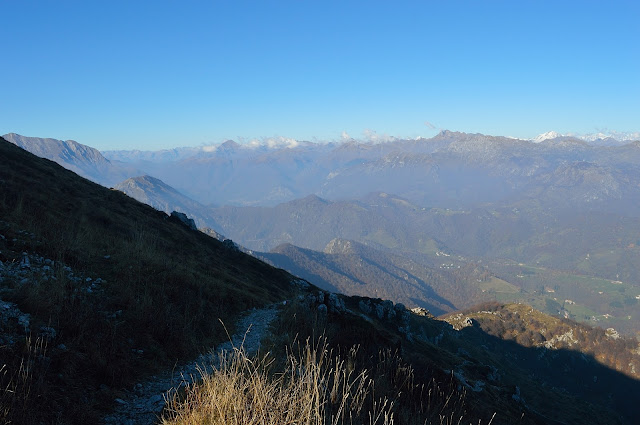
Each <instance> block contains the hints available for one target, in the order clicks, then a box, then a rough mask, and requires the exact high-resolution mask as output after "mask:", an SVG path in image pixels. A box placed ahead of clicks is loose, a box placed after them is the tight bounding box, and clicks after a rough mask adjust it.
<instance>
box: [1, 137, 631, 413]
mask: <svg viewBox="0 0 640 425" xmlns="http://www.w3.org/2000/svg"><path fill="white" fill-rule="evenodd" d="M5 138H6V139H7V140H8V141H9V142H12V143H14V144H17V145H18V146H20V147H22V148H23V149H26V150H28V151H32V152H33V153H35V154H36V155H38V156H42V157H44V158H48V159H51V160H53V161H55V162H57V163H59V164H60V165H62V166H64V167H65V168H68V169H70V170H72V171H74V172H77V173H78V174H80V175H82V176H84V177H86V178H88V179H90V180H93V181H95V182H97V183H100V184H102V185H105V186H107V187H113V188H114V189H115V190H109V189H107V188H103V187H100V186H98V185H95V184H92V183H91V182H89V181H87V180H83V179H80V178H78V177H77V176H75V175H73V174H72V173H69V172H67V171H65V170H63V169H61V168H60V167H57V166H56V165H54V164H53V163H51V162H48V161H44V160H41V159H37V158H35V157H33V156H30V155H28V154H27V153H25V152H23V151H20V150H18V149H17V148H15V147H14V146H11V145H9V144H8V143H6V142H2V149H3V150H2V152H3V157H5V158H7V160H6V161H4V162H3V166H2V172H3V174H2V176H0V178H1V179H2V180H1V181H0V183H1V184H2V185H3V191H2V196H3V197H2V208H3V217H4V219H3V222H2V230H1V233H2V236H3V237H2V241H0V243H1V244H2V245H1V246H2V248H1V249H0V251H1V255H2V258H1V260H2V262H3V263H2V266H3V273H4V274H3V280H2V285H3V289H2V292H1V294H2V295H0V297H1V298H2V302H4V303H5V304H3V305H5V306H6V307H5V310H7V311H8V312H11V314H9V316H10V317H9V316H7V317H6V318H5V319H3V320H4V322H3V335H4V336H3V338H5V340H6V341H5V343H6V347H5V348H4V350H5V354H6V355H7V356H8V357H7V358H9V357H11V358H12V359H13V360H12V362H8V363H7V364H9V365H10V367H11V366H14V367H18V366H15V365H19V364H20V359H21V350H22V351H24V350H26V349H27V348H26V347H25V346H24V345H21V344H22V343H19V342H17V341H19V340H20V338H21V337H22V335H25V334H26V333H27V331H26V330H25V327H24V321H25V320H27V319H25V317H27V316H28V317H29V318H28V320H29V322H28V323H29V325H28V327H29V330H30V331H32V330H35V329H38V331H37V333H38V332H39V333H38V335H40V336H41V339H42V340H47V341H48V343H49V348H48V350H49V351H48V352H47V353H46V355H44V356H45V357H47V358H48V359H49V360H47V361H48V362H50V365H49V363H47V365H43V364H41V363H38V362H37V361H35V360H34V362H35V363H34V367H36V366H37V367H39V368H41V369H39V370H42V379H41V380H40V381H38V385H39V386H38V388H39V390H38V391H40V389H42V391H49V393H48V394H54V393H57V394H58V395H57V396H55V397H54V396H52V395H49V396H46V399H47V400H48V402H47V403H48V404H47V409H48V410H49V411H50V412H58V414H62V413H61V412H67V413H65V415H66V416H65V421H68V422H70V423H83V422H85V423H86V421H87V420H89V421H93V420H97V418H99V417H100V415H102V414H104V413H105V412H108V411H109V410H110V409H111V408H112V407H110V406H111V405H112V400H114V399H120V397H124V396H122V391H123V390H122V388H125V387H127V386H131V385H134V384H135V382H137V381H138V379H139V378H141V377H143V376H146V374H148V373H150V372H152V371H157V370H159V369H161V368H163V367H165V366H167V365H168V363H170V362H172V361H176V359H183V360H184V359H186V358H191V357H193V356H195V355H196V354H197V353H198V351H201V350H204V349H206V347H210V346H211V345H215V344H218V343H219V342H220V341H222V340H224V339H225V337H224V331H223V329H222V328H221V326H219V322H217V318H223V319H225V322H226V323H227V324H229V323H230V321H233V319H232V318H235V317H237V316H238V314H240V313H241V312H243V311H246V310H247V309H249V308H251V307H264V306H265V305H268V304H273V303H278V305H280V307H279V310H278V311H279V313H278V314H279V317H280V319H278V320H277V321H276V322H275V324H274V325H273V326H274V327H275V328H274V331H273V336H272V337H271V338H272V339H271V344H273V350H274V351H277V350H279V349H282V346H283V344H284V345H286V344H289V343H291V341H290V340H288V339H287V338H292V337H293V336H294V335H296V334H298V338H301V339H300V340H304V338H303V337H306V336H311V337H314V338H315V337H317V336H318V332H319V333H325V334H326V335H327V337H328V339H329V344H331V345H332V346H333V347H335V348H336V349H338V347H342V349H344V348H345V347H347V346H348V345H349V344H352V343H356V342H357V343H360V344H362V347H363V348H362V350H363V355H362V356H360V357H358V358H359V361H362V362H364V364H367V365H368V366H367V367H369V368H372V367H377V366H375V365H376V363H375V362H374V363H367V362H371V361H373V360H371V359H372V358H373V357H376V356H377V354H376V353H377V351H378V350H379V349H380V347H389V348H394V349H398V348H399V347H401V349H399V351H398V352H397V353H398V355H400V358H401V359H402V361H404V362H407V363H408V364H410V365H411V367H413V368H414V370H415V371H416V372H415V373H416V377H415V379H416V380H417V381H418V382H422V383H428V382H431V383H434V385H436V386H437V388H438V391H440V392H442V394H444V395H443V398H442V399H437V398H436V399H434V401H433V403H434V405H437V406H439V407H438V408H437V409H441V410H439V412H440V413H442V412H445V413H447V414H453V415H455V416H456V417H458V416H460V418H462V417H464V418H465V419H467V418H468V419H469V420H470V421H472V422H474V421H475V422H477V421H478V420H479V419H480V420H481V421H482V423H488V422H489V420H490V419H491V418H492V415H493V414H494V413H496V412H500V414H497V415H496V416H495V418H494V420H493V422H492V423H494V424H498V423H505V424H506V423H514V421H515V420H516V419H520V420H521V423H577V422H579V421H582V420H584V418H590V419H593V418H597V422H599V423H632V418H634V417H636V416H635V415H636V414H638V412H637V406H635V403H634V402H633V401H632V400H630V398H629V397H628V394H633V393H634V391H638V382H639V381H638V376H639V373H640V372H639V371H640V354H639V351H638V340H637V335H638V333H639V332H640V304H639V303H640V272H639V267H638V265H639V264H640V247H639V245H640V210H638V205H639V204H638V203H637V202H636V201H637V199H640V193H639V191H640V142H638V141H635V142H634V141H625V142H624V143H623V142H615V143H614V141H611V140H610V141H605V140H603V139H597V140H595V141H588V142H587V141H584V140H579V139H575V138H567V137H557V138H554V139H551V140H544V141H541V142H538V143H534V142H532V141H525V140H516V139H508V138H504V137H493V136H484V135H475V134H464V133H454V132H446V131H445V132H442V133H440V134H439V135H438V136H436V137H434V138H432V139H419V140H392V141H389V142H385V143H377V144H373V143H363V142H358V141H355V140H351V141H347V142H344V143H325V144H319V143H306V142H297V143H295V144H293V145H292V144H291V143H289V144H285V145H282V146H245V145H240V144H236V143H235V142H226V143H224V144H222V145H219V146H215V147H210V148H206V149H205V148H184V149H176V150H172V151H160V152H138V151H131V152H127V151H119V152H104V153H102V154H101V153H100V152H97V151H95V150H92V149H91V148H88V147H83V146H82V145H77V144H75V142H73V143H72V142H62V141H53V140H51V139H35V138H27V137H22V136H18V135H7V136H5ZM45 181H46V182H47V184H46V187H47V190H46V191H45V190H44V189H43V188H44V186H45V185H44V184H43V183H44V182H45ZM121 192H124V193H125V194H127V195H129V196H125V195H124V194H123V193H121ZM131 198H135V199H137V200H138V201H141V202H143V203H146V204H149V205H151V206H152V207H153V208H149V207H147V206H144V205H142V204H139V203H137V202H136V201H134V200H133V199H131ZM172 211H179V212H183V213H185V214H186V215H187V216H188V217H190V218H193V219H194V221H195V223H196V225H197V227H198V228H199V229H203V230H205V231H206V232H207V233H208V234H210V235H212V236H213V238H210V237H209V236H206V235H204V234H202V233H200V232H196V231H192V230H190V229H189V228H188V227H186V226H184V225H183V224H182V223H181V222H180V221H179V220H178V219H176V218H174V217H170V216H167V215H166V214H164V213H165V212H166V213H171V212H172ZM216 239H218V240H216ZM231 241H233V242H231ZM236 244H237V245H236ZM245 252H248V253H250V254H251V256H249V255H246V254H245ZM254 257H255V258H254ZM25 258H26V259H27V261H29V262H30V265H29V267H22V266H23V265H24V261H25V260H24V259H25ZM256 258H257V259H256ZM258 259H261V260H264V261H266V262H267V263H269V264H272V265H274V266H276V267H278V268H280V269H274V268H271V267H269V266H268V265H267V264H264V263H262V262H261V261H259V260H258ZM45 266H47V267H48V268H47V269H45V268H44V267H45ZM67 268H68V270H67ZM281 269H285V270H286V271H287V272H288V273H287V272H285V271H284V270H281ZM289 273H291V274H289ZM294 276H298V277H300V278H303V279H304V280H306V281H308V282H309V283H310V284H312V285H315V286H317V287H318V288H321V289H322V290H324V291H329V292H321V293H320V295H318V292H317V291H318V290H317V289H316V288H315V286H308V284H306V283H305V284H303V285H299V284H297V283H295V282H297V281H298V280H297V278H296V277H294ZM45 277H46V279H45ZM53 277H56V279H55V280H54V279H53ZM98 277H99V280H98ZM96 282H97V283H96ZM330 292H337V293H341V294H345V295H348V296H349V297H346V296H345V297H342V296H341V297H337V298H336V297H335V296H333V295H330ZM383 300H391V302H389V301H383ZM282 301H287V302H286V303H285V305H282ZM491 302H493V303H491ZM479 303H485V304H482V305H480V306H478V304H479ZM514 303H515V304H514ZM394 304H395V305H394ZM405 306H406V308H407V309H405ZM529 306H532V307H534V308H535V309H536V310H534V309H532V308H531V307H529ZM409 309H414V310H413V311H410V310H409ZM426 310H428V311H429V312H430V313H428V312H427V311H426ZM538 310H539V311H538ZM95 311H99V312H100V314H99V315H98V316H97V317H95V316H94V315H93V312H95ZM25 314H26V315H27V316H24V315H25ZM433 315H436V316H440V315H444V316H442V318H441V319H439V320H436V319H434V318H433ZM21 317H22V318H23V319H20V318H21ZM212 319H213V320H212ZM567 319H573V320H576V321H579V322H583V323H586V324H587V325H588V326H585V325H583V324H578V323H575V322H573V321H571V320H567ZM20 320H22V322H20ZM79 320H80V321H81V323H82V324H81V325H80V324H78V321H79ZM591 326H595V328H592V327H591ZM47 328H51V329H54V330H55V333H54V334H53V336H51V331H50V330H47ZM43 329H44V330H43ZM47 332H48V333H47ZM47 335H48V336H47ZM367 335H372V337H371V338H367V337H366V336H367ZM105 338H107V339H108V340H109V341H110V342H109V344H108V345H107V346H103V344H104V343H103V341H105ZM9 341H11V342H9ZM176 341H178V343H176ZM277 347H280V348H277ZM29 349H32V348H29ZM114 358H115V359H117V361H115V362H111V360H113V359H114ZM367 359H368V360H367ZM10 367H9V368H8V369H7V370H8V371H9V370H10ZM87 370H91V371H92V372H91V374H90V375H83V374H84V373H85V371H87ZM81 375H83V376H82V377H81ZM4 376H5V378H6V379H8V381H7V382H4V381H3V385H9V384H11V385H15V383H16V382H15V379H9V378H11V374H8V375H7V374H5V375H4ZM16 376H17V375H16ZM596 377H597V378H596ZM412 379H414V378H412ZM77 382H82V384H77ZM396 384H397V383H396ZM396 384H391V383H390V384H389V387H388V393H386V394H387V395H388V396H389V397H391V398H392V397H393V394H396V393H394V391H396V390H398V388H397V387H395V386H394V385H396ZM31 385H35V384H31ZM72 387H73V388H75V389H71V388H72ZM7 388H8V387H7ZM12 388H13V387H12ZM34 388H35V386H34ZM86 388H94V389H99V390H96V391H95V392H91V393H90V394H91V395H90V396H89V397H85V398H86V400H85V401H84V402H83V403H81V405H82V406H83V407H82V408H81V409H78V408H76V409H72V408H71V407H70V405H71V404H72V400H74V399H75V397H76V396H77V394H78V392H82V391H83V390H84V389H86ZM385 388H386V387H385ZM412 388H414V387H412ZM60 391H62V392H60ZM385 391H386V390H385ZM405 391H406V389H405ZM411 391H413V390H411ZM411 391H409V393H408V394H413V393H412V392H411ZM454 394H455V399H456V400H459V404H458V405H456V406H449V407H447V406H446V404H445V402H444V401H443V400H446V397H447V395H449V396H452V395H454ZM462 394H466V395H465V396H463V395H462ZM603 394H608V398H606V397H605V398H603ZM414 396H415V397H417V398H419V396H418V395H415V394H414V395H407V396H405V397H404V398H402V397H400V398H398V400H397V402H398V409H399V410H398V412H405V414H406V415H407V416H406V418H405V419H402V414H400V413H398V416H397V418H398V419H397V421H398V422H397V423H412V422H411V421H410V419H409V418H410V417H415V418H418V417H421V418H431V419H429V420H431V421H436V420H437V419H436V418H437V411H435V413H434V411H422V410H420V409H418V410H420V411H415V412H413V413H411V414H409V413H406V412H410V411H411V409H413V408H415V405H414V404H412V403H413V402H414V401H415V400H414V399H412V398H411V397H414ZM398 397H399V396H398ZM27 399H28V395H25V400H27ZM412 400H413V401H412ZM463 400H464V401H463ZM28 402H29V403H32V402H33V401H32V400H30V399H29V400H28ZM123 402H124V403H126V400H125V401H123ZM70 403H71V404H70ZM567 405H571V406H573V407H572V408H571V409H566V408H565V409H564V411H562V413H559V412H560V410H562V409H563V406H565V407H566V406H567ZM410 406H413V407H410ZM463 406H464V407H463ZM13 408H14V409H15V408H16V407H13ZM437 409H436V410H437ZM447 409H452V410H447ZM69 412H72V413H71V414H70V413H69ZM523 414H524V415H523ZM34 415H35V416H33V417H31V418H36V419H38V420H44V421H48V420H49V419H48V416H47V413H44V412H35V413H34ZM412 415H414V416H412ZM421 415H422V416H421ZM430 415H432V416H430ZM25 417H27V416H25ZM12 418H13V419H12V420H13V421H17V419H16V417H15V416H14V417H12ZM34 420H35V419H34ZM25 423H28V422H25ZM421 423H423V422H421ZM428 423H429V422H428ZM433 423H435V422H433Z"/></svg>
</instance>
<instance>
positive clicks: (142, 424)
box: [103, 306, 278, 425]
mask: <svg viewBox="0 0 640 425" xmlns="http://www.w3.org/2000/svg"><path fill="white" fill-rule="evenodd" d="M277 314H278V310H277V307H276V306H269V307H266V308H263V309H253V310H250V311H248V312H247V313H246V314H245V315H244V316H243V317H242V318H240V320H239V321H238V322H237V324H236V329H237V330H238V333H236V334H234V335H233V336H232V337H231V341H228V342H225V343H223V344H220V345H218V346H217V347H215V353H211V354H209V355H201V356H199V357H198V358H197V359H195V360H194V361H192V362H189V363H186V364H184V365H181V366H179V367H176V368H173V369H171V370H167V371H165V372H164V373H162V374H159V375H155V376H152V377H151V378H150V379H149V380H148V381H146V382H142V383H138V384H136V385H135V386H134V387H133V388H132V389H130V390H128V391H126V395H125V396H123V397H122V398H118V399H116V400H115V403H116V407H115V410H114V412H112V413H111V414H109V415H107V416H105V417H104V418H103V423H104V424H105V425H112V424H113V425H115V424H122V425H152V424H154V423H157V422H158V419H159V416H160V413H161V412H162V409H163V407H164V405H165V400H167V399H168V397H169V396H170V395H171V393H172V392H173V391H176V390H177V389H179V388H180V387H182V386H185V385H187V384H190V383H192V382H194V381H195V380H197V379H198V378H199V377H200V374H201V372H200V371H207V372H211V371H213V366H212V365H217V364H218V356H217V354H218V353H220V352H221V351H229V350H232V349H233V348H234V347H236V348H239V347H241V346H242V347H244V349H245V351H246V352H247V353H249V354H253V353H255V352H256V351H258V349H259V348H260V341H261V340H262V339H263V338H264V337H265V336H266V333H267V331H268V329H269V325H270V324H271V322H272V321H273V319H274V318H275V317H276V316H277Z"/></svg>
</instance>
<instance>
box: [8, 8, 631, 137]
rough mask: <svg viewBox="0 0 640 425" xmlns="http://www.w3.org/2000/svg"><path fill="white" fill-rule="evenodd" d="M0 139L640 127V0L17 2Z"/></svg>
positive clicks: (529, 132)
mask: <svg viewBox="0 0 640 425" xmlns="http://www.w3.org/2000/svg"><path fill="white" fill-rule="evenodd" d="M0 16H1V17H2V36H1V37H0V52H1V54H2V58H3V61H2V66H0V94H1V98H2V102H1V104H0V134H5V133H8V132H16V133H20V134H23V135H26V136H38V137H53V138H57V139H65V140H66V139H73V140H77V141H78V142H80V143H84V144H87V145H90V146H93V147H96V148H98V149H102V150H106V149H133V148H137V149H160V148H167V147H175V146H196V145H202V144H210V143H219V142H221V141H224V140H226V139H235V140H239V141H242V140H248V139H251V138H261V137H270V136H283V137H291V138H296V139H299V140H314V139H318V140H327V139H336V140H337V139H340V138H341V136H342V134H343V132H345V133H347V134H348V135H350V136H352V137H355V138H363V137H365V136H364V135H365V134H368V133H369V132H376V133H377V134H378V135H385V134H387V135H393V136H397V137H416V136H427V137H430V136H433V135H434V134H436V132H437V131H438V130H439V129H450V130H459V131H466V132H480V133H485V134H493V135H506V136H516V137H523V138H524V137H533V136H535V135H537V134H539V133H542V132H545V131H549V130H555V131H559V132H577V133H592V132H596V131H598V130H603V129H608V130H617V131H627V132H631V131H640V2H638V1H604V0H603V1H585V0H580V1H562V0H554V1H540V0H531V1H529V0H508V1H483V0H473V1H463V0H434V1H426V0H425V1H419V2H406V1H390V0H387V1H380V2H378V1H371V0H370V1H348V0H342V1H336V2H332V1H327V0H323V1H304V0H298V1H276V0H274V1H267V0H265V1H243V0H234V1H198V2H196V1H177V0H175V1H163V0H154V1H149V2H143V1H135V0H133V1H130V0H127V1H113V0H111V1H98V0H96V1H86V0H83V1H65V0H59V1H32V0H25V1H22V0H0Z"/></svg>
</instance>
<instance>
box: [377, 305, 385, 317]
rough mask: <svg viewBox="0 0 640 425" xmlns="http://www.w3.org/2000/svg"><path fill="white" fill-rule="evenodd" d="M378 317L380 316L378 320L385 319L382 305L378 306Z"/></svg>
mask: <svg viewBox="0 0 640 425" xmlns="http://www.w3.org/2000/svg"><path fill="white" fill-rule="evenodd" d="M376 316H378V319H381V320H382V319H384V306H383V305H382V304H376Z"/></svg>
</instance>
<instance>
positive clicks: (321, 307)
mask: <svg viewBox="0 0 640 425" xmlns="http://www.w3.org/2000/svg"><path fill="white" fill-rule="evenodd" d="M327 310H328V309H327V305H326V304H320V305H319V306H318V313H320V314H323V315H324V314H327Z"/></svg>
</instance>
